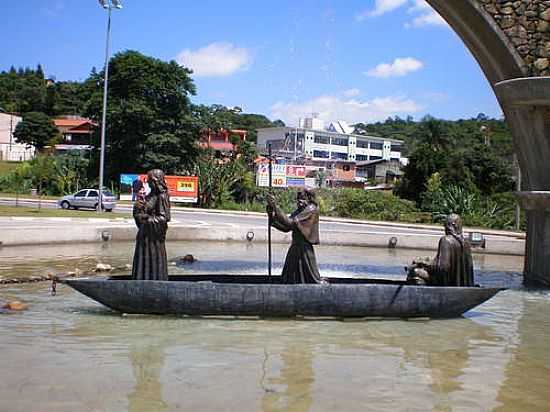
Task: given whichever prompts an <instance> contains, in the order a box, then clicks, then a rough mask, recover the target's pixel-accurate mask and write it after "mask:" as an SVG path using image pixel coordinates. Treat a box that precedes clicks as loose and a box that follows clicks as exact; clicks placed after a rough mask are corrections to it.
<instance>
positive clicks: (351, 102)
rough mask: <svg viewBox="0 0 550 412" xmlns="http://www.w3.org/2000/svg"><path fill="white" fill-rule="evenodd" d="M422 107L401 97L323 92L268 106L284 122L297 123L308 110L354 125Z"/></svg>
mask: <svg viewBox="0 0 550 412" xmlns="http://www.w3.org/2000/svg"><path fill="white" fill-rule="evenodd" d="M422 109H423V108H422V107H421V106H420V105H419V104H418V103H417V102H415V101H414V100H412V99H407V98H404V97H393V96H388V97H376V98H374V99H371V100H365V101H361V100H358V99H351V98H349V99H342V98H340V97H337V96H330V95H324V96H319V97H316V98H314V99H312V100H308V101H304V102H295V103H288V102H277V103H275V104H274V105H273V106H271V115H272V118H274V119H282V120H283V121H285V122H286V123H287V124H292V123H297V121H298V118H300V117H304V116H307V115H308V113H318V114H319V118H320V119H322V120H324V121H325V122H328V121H331V120H345V121H346V122H348V123H350V124H354V123H359V122H373V121H378V120H384V119H387V118H388V116H395V115H397V114H411V113H416V112H418V111H420V110H422Z"/></svg>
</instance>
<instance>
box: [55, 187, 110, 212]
mask: <svg viewBox="0 0 550 412" xmlns="http://www.w3.org/2000/svg"><path fill="white" fill-rule="evenodd" d="M102 196H103V201H102V202H101V204H102V206H103V210H105V211H107V212H111V211H112V210H113V209H114V208H115V206H116V198H115V196H114V195H113V194H112V193H111V192H110V191H109V190H104V191H103V193H102ZM98 199H99V191H98V190H97V189H82V190H79V191H78V192H76V193H75V194H72V195H67V196H63V197H62V198H61V199H59V200H58V201H57V204H58V205H59V207H61V208H62V209H71V208H72V209H80V208H85V209H95V210H97V208H98V206H99V202H98Z"/></svg>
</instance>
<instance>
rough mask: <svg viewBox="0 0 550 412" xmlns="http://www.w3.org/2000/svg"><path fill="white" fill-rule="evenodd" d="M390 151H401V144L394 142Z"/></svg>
mask: <svg viewBox="0 0 550 412" xmlns="http://www.w3.org/2000/svg"><path fill="white" fill-rule="evenodd" d="M391 151H392V152H401V145H400V144H399V143H394V144H392V145H391Z"/></svg>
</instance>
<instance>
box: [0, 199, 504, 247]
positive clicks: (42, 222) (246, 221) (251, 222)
mask: <svg viewBox="0 0 550 412" xmlns="http://www.w3.org/2000/svg"><path fill="white" fill-rule="evenodd" d="M0 204H6V205H14V204H15V200H11V199H10V200H6V199H3V200H2V199H0ZM19 204H20V205H21V206H27V207H33V208H36V207H37V201H35V200H32V201H31V200H23V201H20V202H19ZM42 207H44V208H56V207H57V205H56V203H55V202H52V201H44V202H43V203H42ZM130 212H131V206H129V205H118V206H117V208H116V209H115V213H112V214H111V216H112V217H111V219H101V218H97V219H96V218H89V219H82V220H79V224H90V225H97V224H98V222H103V224H105V225H127V224H133V221H132V220H131V219H125V218H120V217H119V218H117V213H130ZM172 220H173V224H177V225H185V226H194V227H197V226H202V227H209V226H218V227H219V226H221V227H224V226H227V227H230V228H244V229H247V230H248V229H261V228H265V227H266V226H267V219H266V217H265V216H261V215H254V214H250V215H249V214H239V213H230V212H229V213H228V212H224V213H216V212H215V211H201V210H190V209H182V208H177V207H174V208H172ZM69 221H70V218H63V217H60V218H49V219H40V218H36V219H35V218H27V217H19V218H2V219H1V220H0V224H1V225H2V226H4V227H12V228H14V227H29V226H36V225H39V226H40V227H47V226H56V225H59V224H60V223H62V222H69ZM321 230H322V231H324V232H339V233H346V232H349V233H364V234H366V235H368V234H375V233H376V234H388V235H399V234H417V235H422V236H441V234H442V233H443V232H442V230H440V229H429V228H415V227H402V226H391V225H389V226H388V225H382V226H381V225H377V224H372V223H361V222H356V223H349V222H331V221H323V219H322V221H321ZM486 237H487V239H491V238H495V239H498V238H502V237H501V236H499V235H488V236H486ZM506 237H509V236H506Z"/></svg>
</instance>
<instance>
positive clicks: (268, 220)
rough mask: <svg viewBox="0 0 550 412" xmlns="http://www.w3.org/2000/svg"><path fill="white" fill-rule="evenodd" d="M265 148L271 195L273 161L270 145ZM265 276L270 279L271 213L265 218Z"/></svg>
mask: <svg viewBox="0 0 550 412" xmlns="http://www.w3.org/2000/svg"><path fill="white" fill-rule="evenodd" d="M267 147H268V149H267V153H268V154H267V155H268V158H269V166H268V171H269V173H268V174H269V193H271V192H272V188H273V183H272V182H273V164H272V163H273V159H272V158H271V143H269V144H268V145H267ZM267 276H268V277H269V278H271V213H269V216H268V218H267Z"/></svg>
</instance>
